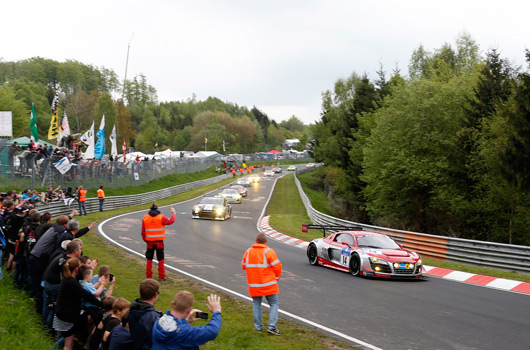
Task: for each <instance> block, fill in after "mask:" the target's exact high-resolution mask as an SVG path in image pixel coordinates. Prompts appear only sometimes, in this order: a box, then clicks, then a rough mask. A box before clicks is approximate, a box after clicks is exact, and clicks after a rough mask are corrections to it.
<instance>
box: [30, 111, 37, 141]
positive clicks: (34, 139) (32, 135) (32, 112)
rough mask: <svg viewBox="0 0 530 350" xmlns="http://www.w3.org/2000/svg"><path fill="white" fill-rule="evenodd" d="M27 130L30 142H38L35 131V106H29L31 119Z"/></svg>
mask: <svg viewBox="0 0 530 350" xmlns="http://www.w3.org/2000/svg"><path fill="white" fill-rule="evenodd" d="M29 129H30V130H31V141H33V142H39V132H38V130H37V114H36V113H35V106H34V105H33V103H32V104H31V119H30V121H29Z"/></svg>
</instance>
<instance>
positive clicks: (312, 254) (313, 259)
mask: <svg viewBox="0 0 530 350" xmlns="http://www.w3.org/2000/svg"><path fill="white" fill-rule="evenodd" d="M307 259H308V260H309V263H310V264H311V265H317V264H318V253H317V247H316V245H314V244H310V245H309V247H308V248H307Z"/></svg>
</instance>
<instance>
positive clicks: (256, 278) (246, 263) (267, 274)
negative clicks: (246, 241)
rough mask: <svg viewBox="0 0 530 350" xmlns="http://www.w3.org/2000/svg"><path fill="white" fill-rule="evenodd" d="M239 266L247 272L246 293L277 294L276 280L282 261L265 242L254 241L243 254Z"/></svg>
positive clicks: (254, 294)
mask: <svg viewBox="0 0 530 350" xmlns="http://www.w3.org/2000/svg"><path fill="white" fill-rule="evenodd" d="M241 268H242V269H243V270H245V271H246V273H247V285H248V293H249V295H250V296H251V297H258V296H264V295H272V294H278V293H279V292H280V290H279V288H278V280H279V279H280V276H281V274H282V263H281V262H280V260H278V257H277V256H276V253H275V252H274V250H272V249H271V248H269V247H267V246H266V245H265V244H259V243H256V244H254V245H253V246H252V247H250V248H249V249H247V251H246V252H245V255H243V260H242V261H241Z"/></svg>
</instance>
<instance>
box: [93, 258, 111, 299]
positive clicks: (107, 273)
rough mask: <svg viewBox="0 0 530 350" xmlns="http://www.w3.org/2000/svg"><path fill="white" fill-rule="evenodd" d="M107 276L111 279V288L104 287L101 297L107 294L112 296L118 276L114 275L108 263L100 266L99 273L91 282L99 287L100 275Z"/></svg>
mask: <svg viewBox="0 0 530 350" xmlns="http://www.w3.org/2000/svg"><path fill="white" fill-rule="evenodd" d="M102 276H104V277H107V278H108V279H109V281H110V286H109V289H108V290H107V289H106V288H105V289H103V292H101V295H100V297H101V298H103V297H105V296H107V295H108V296H111V295H112V293H113V291H114V283H115V282H116V278H115V277H114V275H113V274H111V273H110V267H109V266H108V265H102V266H101V267H100V268H99V271H98V274H97V275H96V276H94V277H92V280H91V281H90V283H92V284H93V285H94V287H96V288H97V287H99V278H100V277H102Z"/></svg>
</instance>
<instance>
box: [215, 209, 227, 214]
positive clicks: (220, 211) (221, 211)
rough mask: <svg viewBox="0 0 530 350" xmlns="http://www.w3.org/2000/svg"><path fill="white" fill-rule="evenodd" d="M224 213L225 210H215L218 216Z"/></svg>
mask: <svg viewBox="0 0 530 350" xmlns="http://www.w3.org/2000/svg"><path fill="white" fill-rule="evenodd" d="M224 212H225V208H217V209H215V213H216V214H217V215H223V214H224Z"/></svg>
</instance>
